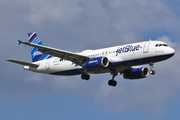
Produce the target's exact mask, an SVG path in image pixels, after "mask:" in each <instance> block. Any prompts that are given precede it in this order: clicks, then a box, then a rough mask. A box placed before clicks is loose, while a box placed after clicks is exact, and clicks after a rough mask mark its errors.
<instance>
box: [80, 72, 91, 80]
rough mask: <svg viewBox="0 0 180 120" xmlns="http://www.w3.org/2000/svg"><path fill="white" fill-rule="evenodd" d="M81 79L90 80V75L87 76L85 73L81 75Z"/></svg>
mask: <svg viewBox="0 0 180 120" xmlns="http://www.w3.org/2000/svg"><path fill="white" fill-rule="evenodd" d="M81 78H82V79H83V80H89V79H90V75H89V74H87V73H83V74H82V75H81Z"/></svg>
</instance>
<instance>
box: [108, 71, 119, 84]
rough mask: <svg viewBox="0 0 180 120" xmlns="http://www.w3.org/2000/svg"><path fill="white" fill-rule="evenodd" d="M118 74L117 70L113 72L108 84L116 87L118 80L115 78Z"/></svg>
mask: <svg viewBox="0 0 180 120" xmlns="http://www.w3.org/2000/svg"><path fill="white" fill-rule="evenodd" d="M117 75H118V73H117V72H114V73H112V79H111V80H109V82H108V84H109V86H113V87H115V86H116V85H117V82H116V81H115V80H114V78H115V77H116V76H117Z"/></svg>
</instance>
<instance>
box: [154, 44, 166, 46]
mask: <svg viewBox="0 0 180 120" xmlns="http://www.w3.org/2000/svg"><path fill="white" fill-rule="evenodd" d="M161 46H166V47H168V45H167V44H156V45H155V47H161Z"/></svg>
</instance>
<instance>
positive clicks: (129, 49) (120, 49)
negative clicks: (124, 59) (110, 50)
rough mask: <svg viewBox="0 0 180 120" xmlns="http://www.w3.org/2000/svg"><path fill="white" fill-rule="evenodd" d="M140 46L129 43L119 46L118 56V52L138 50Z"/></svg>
mask: <svg viewBox="0 0 180 120" xmlns="http://www.w3.org/2000/svg"><path fill="white" fill-rule="evenodd" d="M139 48H140V45H134V46H133V45H127V46H124V47H119V48H118V49H117V51H116V56H117V55H118V54H121V53H127V52H132V51H138V50H139Z"/></svg>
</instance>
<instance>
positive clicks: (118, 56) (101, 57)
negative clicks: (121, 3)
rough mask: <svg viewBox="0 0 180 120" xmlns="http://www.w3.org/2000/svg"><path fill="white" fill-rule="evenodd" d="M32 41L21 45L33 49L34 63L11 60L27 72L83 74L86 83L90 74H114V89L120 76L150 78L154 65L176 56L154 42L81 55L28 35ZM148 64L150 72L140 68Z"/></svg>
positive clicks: (120, 46) (110, 48) (132, 78)
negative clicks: (45, 43) (48, 44)
mask: <svg viewBox="0 0 180 120" xmlns="http://www.w3.org/2000/svg"><path fill="white" fill-rule="evenodd" d="M28 40H29V42H23V41H20V40H19V45H20V44H25V45H28V46H30V50H31V57H32V63H28V62H22V61H17V60H7V61H10V62H13V63H17V64H20V65H23V66H24V70H29V71H33V72H37V73H44V74H51V75H62V76H72V75H81V78H82V79H83V80H89V79H90V74H101V73H110V74H111V75H112V78H111V79H110V80H109V81H108V84H109V85H110V86H113V87H115V86H116V85H117V82H116V80H115V79H114V78H115V77H116V76H117V75H118V74H122V75H123V77H124V79H130V80H136V79H141V78H146V77H147V76H148V75H149V74H151V75H154V74H155V70H153V66H154V63H156V62H160V61H163V60H166V59H169V58H171V57H172V56H173V55H174V54H175V50H174V49H173V48H171V47H169V46H168V45H167V44H166V43H164V42H161V41H151V40H149V41H144V42H138V43H132V44H127V45H119V46H114V47H108V48H102V49H97V50H84V51H82V52H79V53H75V52H70V51H65V50H61V49H56V48H52V47H48V46H44V44H43V43H42V41H41V40H40V38H39V37H38V36H37V34H36V33H35V32H32V33H29V34H28ZM144 64H149V65H150V70H149V69H148V68H147V67H141V66H140V65H144Z"/></svg>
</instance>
